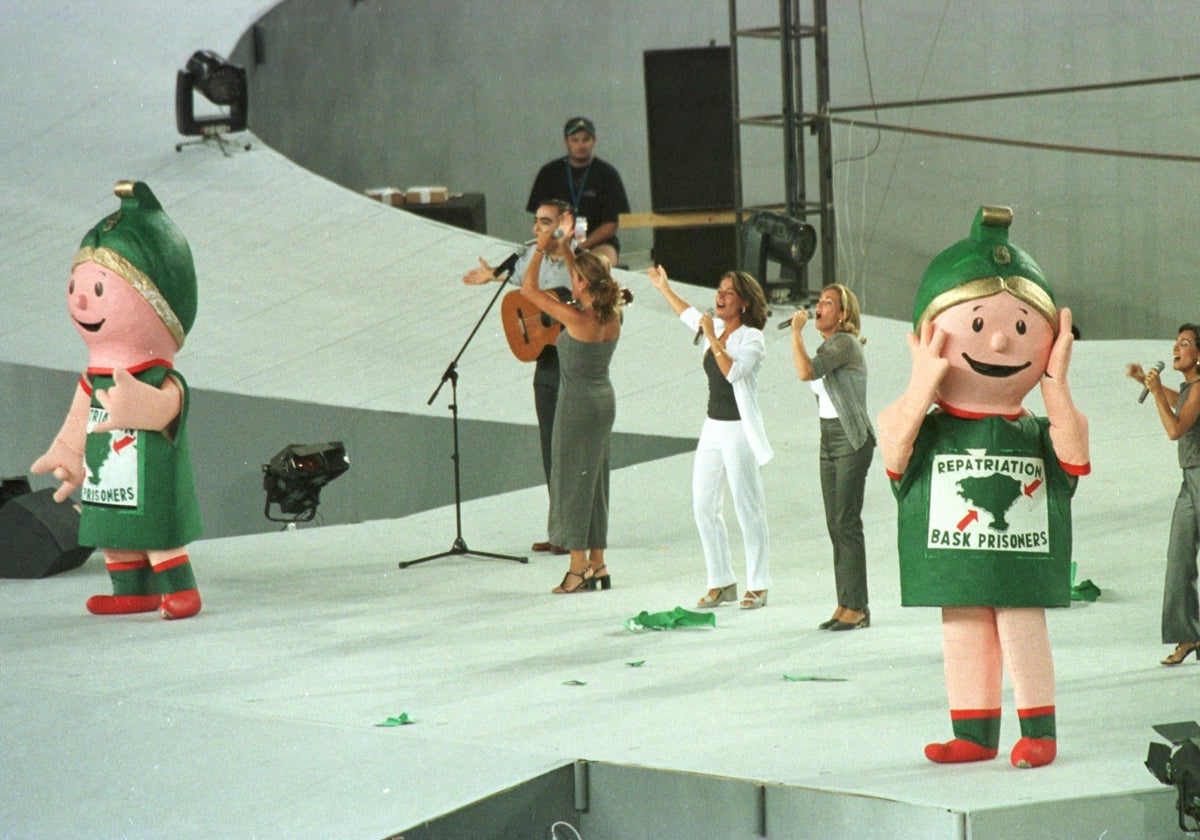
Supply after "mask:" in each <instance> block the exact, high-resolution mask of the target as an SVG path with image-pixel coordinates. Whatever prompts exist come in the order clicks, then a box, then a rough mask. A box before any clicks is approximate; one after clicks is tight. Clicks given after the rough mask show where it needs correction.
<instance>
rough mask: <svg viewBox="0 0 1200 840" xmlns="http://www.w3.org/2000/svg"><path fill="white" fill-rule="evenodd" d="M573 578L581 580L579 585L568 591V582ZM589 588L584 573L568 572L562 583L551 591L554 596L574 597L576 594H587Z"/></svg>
mask: <svg viewBox="0 0 1200 840" xmlns="http://www.w3.org/2000/svg"><path fill="white" fill-rule="evenodd" d="M572 576H574V577H577V578H579V584H578V585H576V586H574V587H572V588H571V589H568V588H567V580H568V579H570V578H571V577H572ZM589 588H590V587H589V586H588V581H587V578H585V577H584V576H583V572H572V571H568V572H567V573H566V574H565V575H563V579H562V583H560V584H559V585H558V586H556V587H554V588H553V589H551V590H550V592H551V593H553V594H554V595H574V594H575V593H576V592H587V591H588V589H589Z"/></svg>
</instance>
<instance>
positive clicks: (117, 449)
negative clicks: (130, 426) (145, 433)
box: [112, 435, 136, 452]
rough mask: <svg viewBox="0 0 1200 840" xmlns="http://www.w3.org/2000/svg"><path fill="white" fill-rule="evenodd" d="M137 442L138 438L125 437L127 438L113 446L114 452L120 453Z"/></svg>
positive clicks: (117, 441) (115, 441) (115, 442)
mask: <svg viewBox="0 0 1200 840" xmlns="http://www.w3.org/2000/svg"><path fill="white" fill-rule="evenodd" d="M135 440H136V438H135V437H134V436H133V435H125V437H123V438H121V439H120V440H114V441H113V445H112V447H113V452H120V451H121V450H122V449H124V448H125V447H126V446H129V444H131V443H133V442H134V441H135Z"/></svg>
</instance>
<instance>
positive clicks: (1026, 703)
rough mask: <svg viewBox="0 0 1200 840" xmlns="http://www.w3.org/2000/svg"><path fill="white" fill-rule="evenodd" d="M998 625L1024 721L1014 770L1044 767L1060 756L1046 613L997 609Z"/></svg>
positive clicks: (1015, 749) (1014, 754)
mask: <svg viewBox="0 0 1200 840" xmlns="http://www.w3.org/2000/svg"><path fill="white" fill-rule="evenodd" d="M996 625H997V628H998V630H999V633H1000V645H1001V646H1002V647H1003V649H1004V662H1005V664H1006V665H1007V666H1008V675H1009V678H1010V679H1011V680H1012V686H1013V696H1014V697H1015V698H1016V701H1017V716H1018V717H1019V718H1020V721H1021V739H1020V740H1019V741H1017V743H1016V745H1015V746H1014V747H1013V748H1012V755H1011V756H1010V758H1011V759H1012V763H1013V766H1014V767H1042V766H1043V765H1046V764H1049V763H1050V762H1051V761H1054V757H1055V756H1056V755H1057V754H1058V742H1057V741H1056V740H1055V730H1054V658H1053V655H1052V654H1051V652H1050V634H1049V633H1048V632H1047V630H1046V611H1045V610H1044V609H1042V608H1041V607H1024V608H1020V609H1017V608H1008V609H997V610H996Z"/></svg>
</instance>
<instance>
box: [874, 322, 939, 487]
mask: <svg viewBox="0 0 1200 840" xmlns="http://www.w3.org/2000/svg"><path fill="white" fill-rule="evenodd" d="M945 344H946V334H945V333H944V332H942V331H941V330H934V328H933V324H932V323H931V322H929V321H925V322H924V323H922V324H921V332H920V335H917V334H914V333H909V334H908V349H909V352H910V353H911V354H912V362H913V364H912V375H911V376H910V377H909V381H908V390H906V391H905V392H904V394H903V395H902V396H901V397H900V399H898V400H896V401H895V402H894V403H892V404H891V405H889V406H888V407H887V408H885V409H884V410H883V411H881V412H880V413H879V450H880V452H882V453H883V465H884V467H885V468H886V469H887V471H888V473H889V474H891V475H893V476H896V475H903V474H904V471H905V469H907V468H908V461H909V459H910V458H912V453H913V444H915V443H916V440H917V433H918V432H919V431H920V430H921V424H922V423H923V422H924V421H925V415H926V414H928V413H929V408H930V406H932V405H933V401H934V399H936V397H937V389H938V386H939V385H941V383H942V380H943V379H944V378H945V376H946V371H947V370H949V368H950V363H949V362H947V361H946V360H945V359H944V358H942V348H943V347H944V346H945Z"/></svg>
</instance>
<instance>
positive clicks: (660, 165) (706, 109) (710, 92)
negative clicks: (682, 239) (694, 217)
mask: <svg viewBox="0 0 1200 840" xmlns="http://www.w3.org/2000/svg"><path fill="white" fill-rule="evenodd" d="M642 69H643V75H644V79H645V85H646V135H647V142H648V144H649V154H650V206H651V208H652V209H653V210H654V211H655V212H656V213H662V212H670V211H674V210H730V209H733V204H734V194H733V192H734V191H733V81H732V73H731V66H730V56H729V47H699V48H693V49H682V50H647V51H646V52H645V53H643V55H642Z"/></svg>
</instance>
